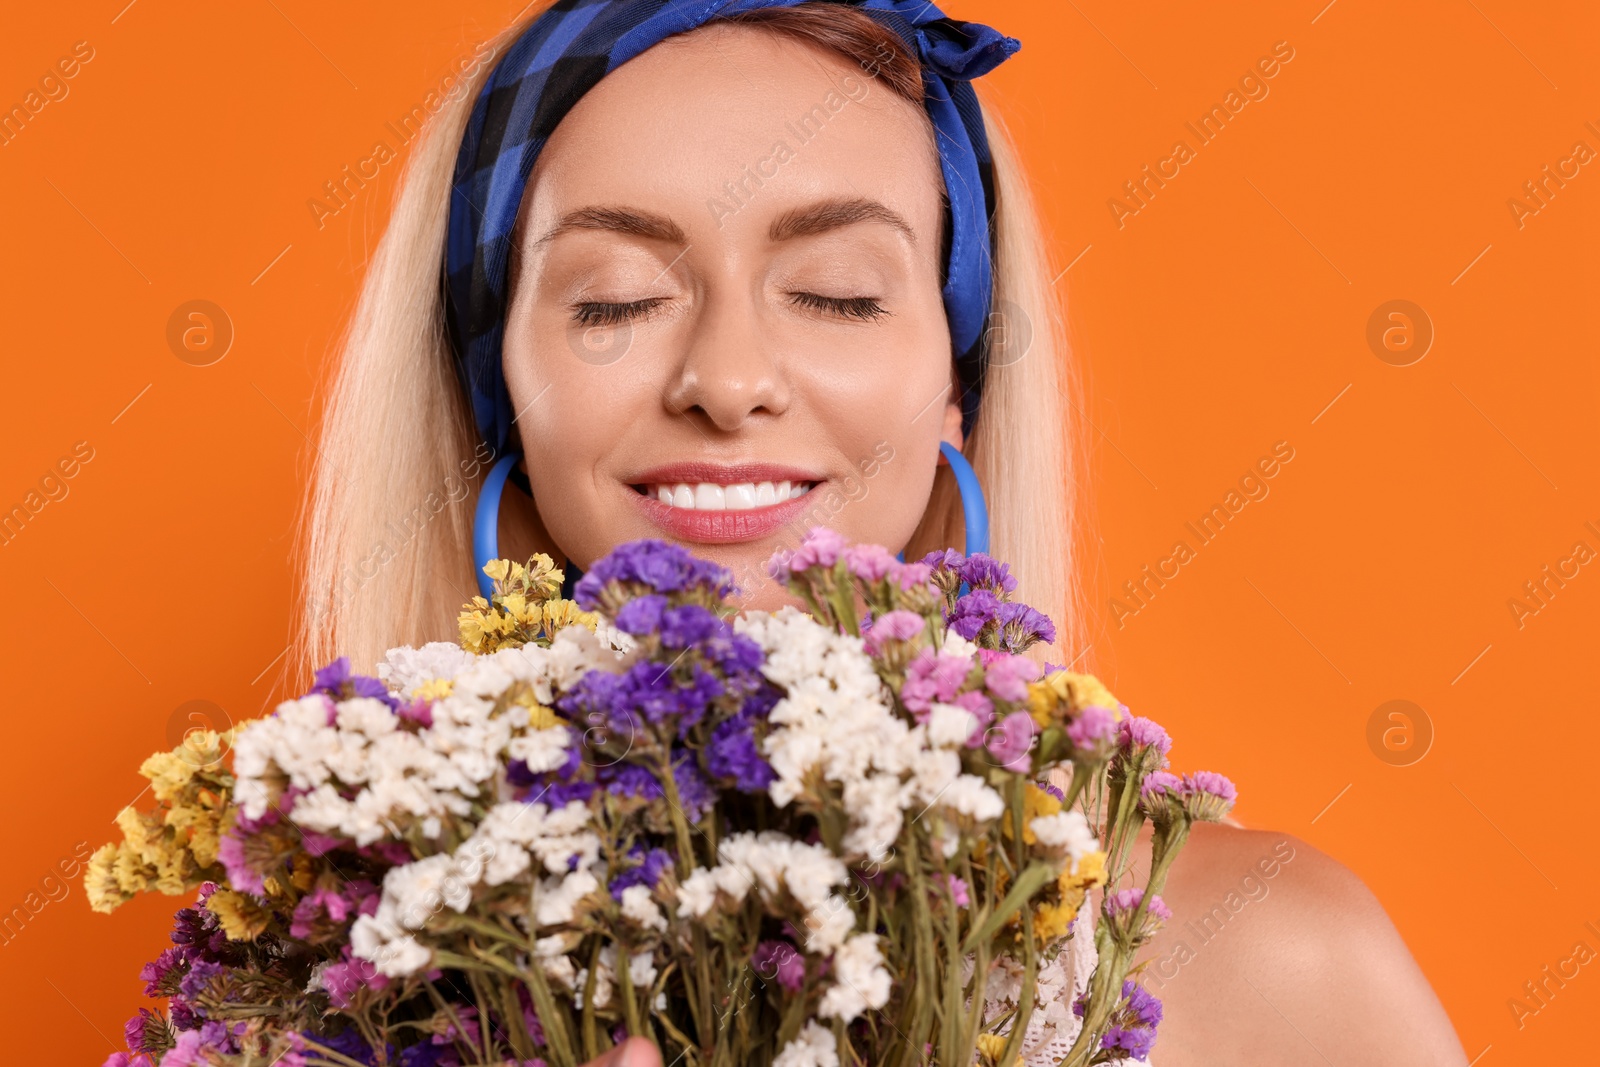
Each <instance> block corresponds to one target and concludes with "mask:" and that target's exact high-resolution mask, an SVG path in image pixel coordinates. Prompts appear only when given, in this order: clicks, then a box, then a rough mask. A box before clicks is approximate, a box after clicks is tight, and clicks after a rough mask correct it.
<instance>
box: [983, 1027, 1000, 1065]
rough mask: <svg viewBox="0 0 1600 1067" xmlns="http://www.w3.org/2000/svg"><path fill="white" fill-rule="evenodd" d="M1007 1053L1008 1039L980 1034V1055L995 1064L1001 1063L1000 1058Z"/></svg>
mask: <svg viewBox="0 0 1600 1067" xmlns="http://www.w3.org/2000/svg"><path fill="white" fill-rule="evenodd" d="M1005 1051H1006V1039H1005V1037H1004V1036H1002V1035H1000V1034H979V1035H978V1054H979V1055H980V1056H982V1057H984V1058H985V1059H987V1060H991V1061H993V1062H994V1063H999V1062H1000V1057H1001V1056H1002V1055H1004V1053H1005Z"/></svg>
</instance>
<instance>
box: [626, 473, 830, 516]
mask: <svg viewBox="0 0 1600 1067" xmlns="http://www.w3.org/2000/svg"><path fill="white" fill-rule="evenodd" d="M816 484H817V483H816V482H807V481H789V480H784V481H768V482H735V483H732V484H727V485H724V484H721V483H718V482H646V483H643V484H640V485H635V486H634V487H633V489H634V491H635V492H637V493H639V494H641V495H642V496H645V497H648V498H650V499H652V500H658V501H660V502H661V503H663V504H665V505H667V506H668V507H671V508H678V509H681V510H684V511H753V510H755V509H756V508H765V507H771V506H773V505H775V504H783V503H786V502H788V501H790V500H798V499H800V498H801V497H803V496H805V495H806V494H807V493H809V492H810V491H811V489H812V488H813V487H814V486H815V485H816Z"/></svg>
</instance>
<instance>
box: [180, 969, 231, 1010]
mask: <svg viewBox="0 0 1600 1067" xmlns="http://www.w3.org/2000/svg"><path fill="white" fill-rule="evenodd" d="M227 976H228V969H227V968H226V967H224V966H222V964H220V963H213V962H211V961H210V960H195V961H194V962H193V963H191V964H190V965H189V973H188V974H186V975H184V976H183V981H181V982H179V983H178V995H179V996H181V997H183V999H184V1000H185V1001H187V1002H188V1003H189V1004H191V1005H193V1003H194V1002H195V1001H196V1000H198V999H199V998H200V997H201V996H203V995H205V993H206V992H207V991H208V990H209V989H210V988H211V987H212V985H213V983H217V982H221V981H224V980H226V979H227Z"/></svg>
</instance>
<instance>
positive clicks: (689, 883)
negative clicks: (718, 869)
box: [678, 867, 717, 919]
mask: <svg viewBox="0 0 1600 1067" xmlns="http://www.w3.org/2000/svg"><path fill="white" fill-rule="evenodd" d="M716 903H717V878H716V875H714V874H712V873H711V872H710V871H708V870H706V869H705V868H704V867H696V868H695V869H694V870H693V871H691V872H689V877H687V878H685V879H684V880H683V881H682V882H681V883H680V884H679V885H678V915H679V916H680V917H681V918H690V917H693V918H696V919H699V918H703V917H704V916H706V915H708V914H710V912H711V909H712V908H713V907H715V906H716Z"/></svg>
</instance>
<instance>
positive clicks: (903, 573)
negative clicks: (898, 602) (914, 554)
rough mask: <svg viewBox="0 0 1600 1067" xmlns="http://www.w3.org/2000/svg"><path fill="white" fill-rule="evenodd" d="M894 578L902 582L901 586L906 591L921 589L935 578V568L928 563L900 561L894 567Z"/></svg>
mask: <svg viewBox="0 0 1600 1067" xmlns="http://www.w3.org/2000/svg"><path fill="white" fill-rule="evenodd" d="M893 574H894V579H895V581H897V582H899V583H900V588H901V589H904V590H905V591H906V592H910V591H911V590H913V589H920V588H922V587H924V586H926V585H927V584H928V582H929V581H930V580H931V579H932V578H933V568H932V567H930V566H928V565H927V564H926V563H898V561H897V565H896V567H895V569H894V572H893Z"/></svg>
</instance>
